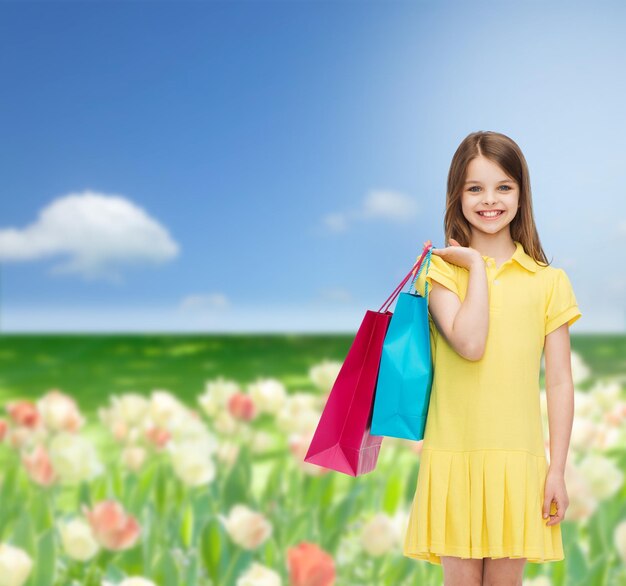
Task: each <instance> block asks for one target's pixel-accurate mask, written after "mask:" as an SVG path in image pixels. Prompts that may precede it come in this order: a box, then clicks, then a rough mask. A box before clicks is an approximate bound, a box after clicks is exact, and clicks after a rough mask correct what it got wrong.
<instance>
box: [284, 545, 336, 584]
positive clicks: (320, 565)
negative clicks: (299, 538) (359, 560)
mask: <svg viewBox="0 0 626 586" xmlns="http://www.w3.org/2000/svg"><path fill="white" fill-rule="evenodd" d="M287 566H288V568H289V584H290V586H332V585H333V584H334V583H335V563H334V561H333V558H332V557H331V556H330V554H328V553H327V552H325V551H324V550H323V549H321V548H320V547H319V546H317V545H316V544H314V543H307V542H302V543H300V544H298V545H297V546H296V547H290V548H288V549H287Z"/></svg>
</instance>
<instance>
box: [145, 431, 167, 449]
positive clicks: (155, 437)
mask: <svg viewBox="0 0 626 586" xmlns="http://www.w3.org/2000/svg"><path fill="white" fill-rule="evenodd" d="M145 435H146V438H147V439H148V440H149V441H150V442H151V443H153V444H154V445H155V446H156V447H157V448H163V447H165V445H166V444H167V442H169V441H170V438H171V437H172V435H171V434H170V432H169V431H168V430H167V429H163V428H162V427H151V428H149V429H147V430H146V433H145Z"/></svg>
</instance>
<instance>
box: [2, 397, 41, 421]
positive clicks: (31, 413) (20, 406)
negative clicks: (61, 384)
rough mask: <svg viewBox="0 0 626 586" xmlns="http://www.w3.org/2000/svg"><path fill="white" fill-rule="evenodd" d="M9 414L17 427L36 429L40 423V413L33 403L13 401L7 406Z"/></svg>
mask: <svg viewBox="0 0 626 586" xmlns="http://www.w3.org/2000/svg"><path fill="white" fill-rule="evenodd" d="M7 413H8V414H9V416H10V417H11V419H13V421H14V422H15V423H16V424H17V425H22V426H24V427H36V426H37V423H39V411H37V406H36V405H35V404H34V403H33V402H32V401H26V400H21V401H13V402H11V403H9V404H8V405H7Z"/></svg>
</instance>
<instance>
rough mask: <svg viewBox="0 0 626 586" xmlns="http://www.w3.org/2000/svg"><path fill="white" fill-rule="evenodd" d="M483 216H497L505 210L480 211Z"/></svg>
mask: <svg viewBox="0 0 626 586" xmlns="http://www.w3.org/2000/svg"><path fill="white" fill-rule="evenodd" d="M478 213H479V214H480V215H481V216H485V217H486V218H495V217H496V216H499V215H500V214H502V213H503V212H478Z"/></svg>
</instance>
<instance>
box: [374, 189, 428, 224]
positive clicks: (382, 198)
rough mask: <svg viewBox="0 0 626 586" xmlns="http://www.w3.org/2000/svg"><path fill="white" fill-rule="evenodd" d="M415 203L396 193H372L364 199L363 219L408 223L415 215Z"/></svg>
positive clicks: (407, 197) (416, 207)
mask: <svg viewBox="0 0 626 586" xmlns="http://www.w3.org/2000/svg"><path fill="white" fill-rule="evenodd" d="M417 210H418V206H417V202H416V201H415V200H414V199H413V198H411V197H409V196H408V195H406V194H404V193H400V192H397V191H372V192H370V193H369V194H368V195H367V197H366V198H365V202H364V204H363V211H362V215H363V217H364V218H381V219H387V220H392V221H394V222H408V221H410V220H412V219H413V218H414V217H415V216H416V215H417Z"/></svg>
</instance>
